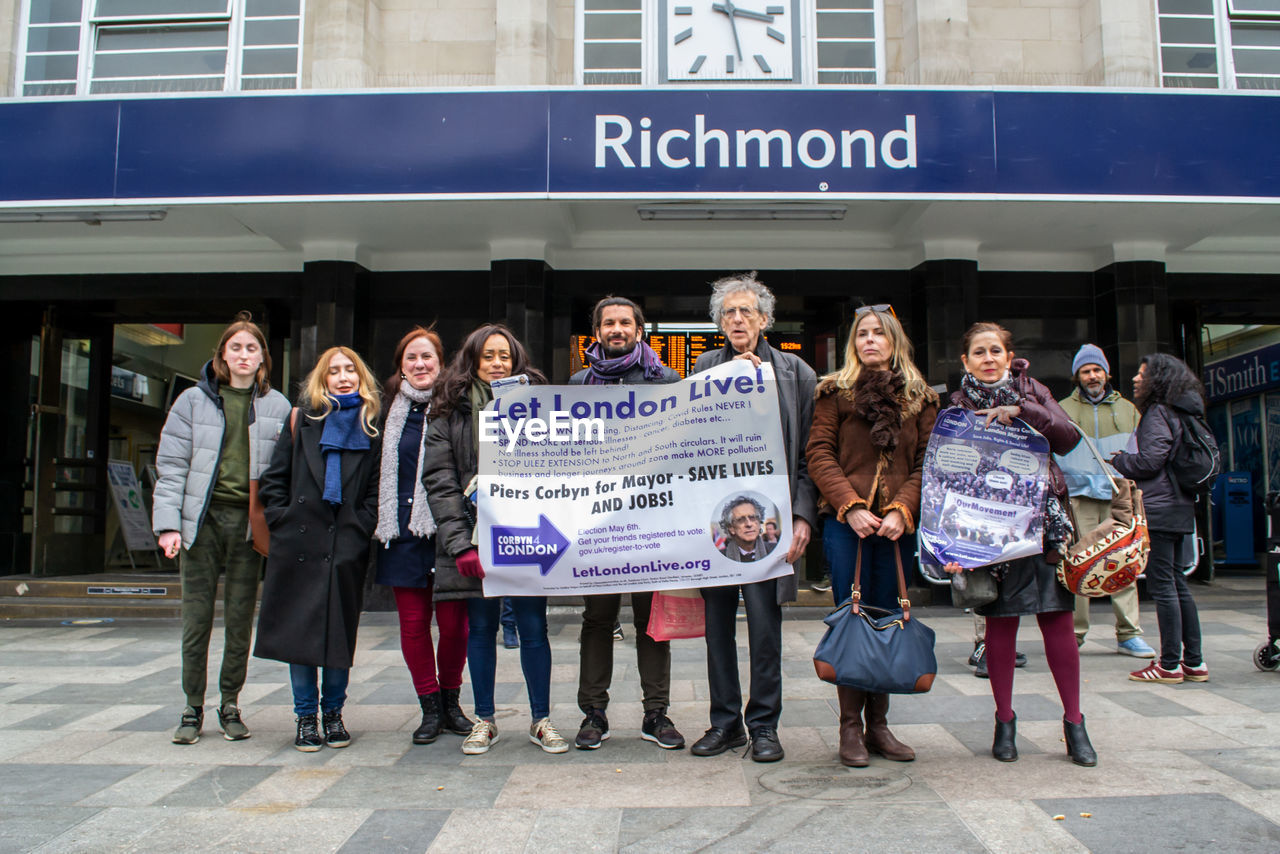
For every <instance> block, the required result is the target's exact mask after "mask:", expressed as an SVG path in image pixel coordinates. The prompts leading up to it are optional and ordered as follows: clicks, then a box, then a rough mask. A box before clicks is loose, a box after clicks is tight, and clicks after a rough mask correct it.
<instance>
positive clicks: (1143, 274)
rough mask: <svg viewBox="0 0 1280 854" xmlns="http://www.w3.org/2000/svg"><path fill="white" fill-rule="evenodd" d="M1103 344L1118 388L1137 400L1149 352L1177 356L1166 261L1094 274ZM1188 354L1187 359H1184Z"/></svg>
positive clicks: (1114, 266)
mask: <svg viewBox="0 0 1280 854" xmlns="http://www.w3.org/2000/svg"><path fill="white" fill-rule="evenodd" d="M1093 303H1094V316H1095V317H1096V319H1097V331H1098V340H1097V342H1096V343H1097V344H1098V346H1099V347H1101V348H1102V351H1103V352H1104V353H1106V354H1107V361H1109V362H1110V363H1111V378H1112V384H1113V385H1115V387H1116V388H1119V389H1120V390H1121V393H1122V394H1124V396H1125V397H1128V398H1130V399H1132V398H1133V382H1132V379H1131V378H1132V377H1133V372H1134V371H1135V370H1137V368H1138V365H1139V363H1141V361H1142V357H1143V356H1145V355H1147V354H1148V353H1156V352H1162V353H1172V352H1175V351H1174V347H1173V336H1172V329H1173V325H1172V320H1171V317H1170V314H1169V294H1168V287H1167V285H1166V283H1165V269H1164V262H1162V261H1121V262H1117V263H1115V264H1110V265H1108V266H1106V267H1103V268H1102V269H1101V270H1098V271H1097V272H1095V273H1094V274H1093ZM1179 355H1182V354H1179Z"/></svg>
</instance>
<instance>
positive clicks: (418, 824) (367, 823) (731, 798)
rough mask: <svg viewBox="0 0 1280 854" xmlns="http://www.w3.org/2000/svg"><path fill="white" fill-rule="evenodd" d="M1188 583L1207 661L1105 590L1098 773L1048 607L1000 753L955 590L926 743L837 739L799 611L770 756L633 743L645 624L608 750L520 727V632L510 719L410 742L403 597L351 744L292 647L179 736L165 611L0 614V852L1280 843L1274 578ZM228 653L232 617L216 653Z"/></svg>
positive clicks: (573, 663) (357, 700)
mask: <svg viewBox="0 0 1280 854" xmlns="http://www.w3.org/2000/svg"><path fill="white" fill-rule="evenodd" d="M1193 589H1194V591H1195V593H1196V595H1197V598H1198V601H1199V602H1200V606H1201V613H1202V616H1203V621H1204V631H1205V649H1206V660H1207V661H1208V663H1209V666H1210V670H1211V674H1212V679H1211V681H1210V682H1208V683H1205V684H1190V683H1188V684H1185V685H1179V686H1161V685H1144V684H1138V683H1134V682H1130V681H1128V680H1127V679H1126V674H1127V672H1128V671H1129V670H1131V669H1136V667H1137V666H1138V665H1137V662H1136V661H1135V659H1131V658H1127V657H1122V656H1119V655H1116V654H1115V651H1114V650H1115V646H1114V639H1113V638H1112V637H1111V632H1110V631H1109V622H1108V620H1109V618H1110V608H1109V607H1107V606H1106V605H1105V604H1102V603H1099V604H1097V606H1096V608H1095V611H1094V615H1095V627H1094V631H1093V633H1092V634H1091V636H1090V639H1089V641H1088V642H1087V643H1086V644H1085V646H1084V648H1083V650H1082V654H1083V658H1082V670H1083V680H1084V685H1083V689H1084V709H1085V714H1086V716H1087V721H1088V728H1089V732H1090V734H1091V736H1092V738H1093V743H1094V745H1095V746H1096V747H1097V749H1098V753H1099V755H1100V763H1099V766H1098V767H1097V768H1094V769H1086V768H1078V767H1076V766H1074V765H1072V764H1071V763H1070V762H1069V761H1068V760H1067V758H1066V756H1065V753H1064V747H1063V744H1062V727H1061V722H1060V721H1061V707H1060V706H1059V704H1058V700H1057V695H1056V693H1055V689H1054V686H1053V681H1052V679H1051V677H1050V675H1049V673H1048V672H1047V669H1046V667H1045V664H1044V656H1043V653H1042V651H1041V650H1040V648H1039V641H1038V636H1037V634H1036V630H1035V626H1034V623H1033V622H1031V621H1028V623H1029V625H1026V626H1024V628H1023V630H1022V633H1021V635H1020V648H1021V649H1022V650H1023V651H1024V652H1026V653H1028V655H1029V656H1030V659H1031V662H1030V665H1029V666H1028V667H1027V668H1026V669H1025V670H1020V671H1019V672H1018V675H1017V681H1016V684H1015V693H1016V697H1015V708H1016V710H1017V713H1018V720H1019V749H1020V752H1021V757H1022V758H1021V760H1020V761H1019V762H1017V763H1014V764H1011V765H1004V764H1000V763H997V762H995V761H994V760H992V759H991V758H990V756H989V750H990V744H991V728H992V726H991V719H992V710H993V706H992V703H991V698H990V694H989V689H988V685H987V683H986V682H985V681H982V680H978V679H975V678H974V677H973V675H972V671H971V670H970V668H968V667H967V666H966V665H965V658H966V657H967V655H968V654H969V652H970V650H971V649H972V622H971V620H970V618H969V617H968V616H967V615H965V614H962V613H960V612H957V611H954V610H952V609H947V608H919V609H917V610H916V611H915V612H913V613H916V614H918V615H919V616H920V617H922V618H923V619H924V620H925V621H926V622H927V623H928V624H929V625H931V626H932V627H933V628H934V629H935V630H936V631H937V635H938V648H937V650H938V659H939V667H940V673H939V677H938V679H937V681H936V682H935V684H934V688H933V691H932V692H931V693H929V694H927V695H923V696H915V697H898V698H895V699H894V701H893V709H892V712H891V720H892V721H893V722H894V724H895V727H894V728H895V732H896V733H897V734H898V735H899V736H900V737H901V738H902V739H903V740H904V741H906V742H907V743H909V744H911V745H912V746H914V747H915V749H916V751H917V753H918V754H919V759H918V760H917V761H915V762H914V763H910V764H898V763H892V762H888V761H885V760H882V759H875V760H873V762H872V765H871V767H870V768H867V769H846V768H843V767H842V766H840V765H839V764H838V763H837V762H836V761H835V759H834V754H835V747H836V740H837V733H836V709H835V695H834V690H833V689H832V688H831V687H830V686H828V685H826V684H824V683H822V682H819V681H818V680H817V679H816V678H815V677H814V675H813V670H812V665H811V661H810V656H811V654H812V651H813V647H814V645H815V644H816V642H817V640H818V639H819V637H820V636H821V634H822V628H823V627H822V624H821V622H820V618H821V616H822V613H820V612H819V611H818V610H815V609H791V610H789V611H788V614H787V620H786V621H785V623H784V651H785V656H786V659H785V661H784V673H785V680H784V693H785V701H784V703H785V708H784V711H783V716H782V726H781V729H780V736H781V739H782V742H783V745H784V746H785V748H786V750H787V758H786V760H785V761H783V762H782V763H779V764H774V765H759V764H756V763H753V762H751V761H749V760H744V759H743V757H742V755H741V751H734V752H731V753H727V754H725V755H722V756H719V757H715V758H710V759H698V758H695V757H693V756H691V755H690V754H689V753H688V751H687V750H682V751H664V750H660V749H658V748H657V747H656V746H654V745H652V744H650V743H648V742H643V741H641V740H640V739H639V738H638V730H639V724H640V716H641V708H640V703H639V700H640V695H639V684H638V677H637V674H636V668H635V656H634V651H633V648H632V645H631V638H632V633H633V632H634V629H633V628H632V627H631V626H627V627H626V632H627V635H628V640H627V641H626V642H624V643H618V644H616V645H615V654H616V668H615V685H614V690H613V697H614V700H613V703H612V705H611V708H610V710H609V711H610V723H611V725H612V732H613V736H612V738H611V739H610V740H609V741H607V742H606V743H605V745H604V747H603V748H602V749H601V750H598V751H576V750H573V751H570V752H569V753H568V754H565V755H560V756H552V755H547V754H544V753H542V752H541V751H539V750H538V749H537V747H535V746H534V745H533V744H530V743H529V741H528V739H527V737H526V735H525V732H526V728H527V723H528V707H527V705H522V703H524V702H525V700H526V698H525V697H524V686H523V683H522V681H521V676H520V669H519V660H518V654H517V653H516V652H515V651H508V650H499V659H498V661H499V665H498V701H499V707H500V708H499V719H498V726H499V728H500V731H501V733H502V738H501V740H500V741H499V742H498V743H497V744H496V745H495V746H494V748H493V750H492V751H491V752H490V753H489V754H487V755H484V756H479V757H464V756H463V755H462V754H461V752H460V751H459V745H460V744H461V739H460V738H458V737H457V736H451V735H446V736H443V737H442V738H441V739H440V740H439V741H438V742H437V743H435V744H433V745H427V746H417V747H415V746H413V745H412V744H410V740H409V734H410V733H411V732H412V730H413V729H414V727H415V726H416V725H417V721H418V710H417V705H416V701H415V698H414V696H413V691H412V689H411V687H410V685H409V681H408V678H407V673H406V671H405V668H404V664H403V662H402V660H401V658H400V652H399V646H398V635H397V632H396V626H395V618H394V615H391V614H368V615H366V618H365V621H364V624H363V626H362V628H361V636H360V651H359V654H358V657H357V664H356V667H355V668H354V670H353V672H352V684H351V690H350V698H349V700H348V705H347V711H346V715H345V717H346V721H347V724H348V726H349V728H350V729H351V730H352V732H353V734H354V736H355V740H354V743H353V744H352V745H351V747H349V748H347V749H345V750H330V749H326V750H323V751H321V752H319V753H314V754H302V753H298V752H297V751H295V750H294V749H293V747H292V738H293V718H292V714H291V710H290V697H289V691H288V688H287V685H286V669H285V667H284V666H283V665H280V664H277V663H275V662H267V661H259V660H254V661H253V662H252V664H251V669H250V677H249V684H248V686H247V687H246V689H245V692H244V694H243V695H242V697H241V702H242V705H243V707H244V710H245V722H246V723H247V724H248V726H249V727H250V728H251V729H252V730H253V733H254V736H253V738H252V739H250V740H248V741H244V742H235V743H233V742H228V741H225V740H223V739H222V738H221V737H220V734H219V733H218V731H217V729H216V718H215V717H214V710H213V706H212V704H211V705H210V706H209V707H208V709H207V711H206V714H207V716H208V719H209V720H208V723H207V724H206V729H205V734H204V738H202V739H201V741H200V742H199V743H198V744H196V745H193V746H189V747H179V746H175V745H173V744H171V743H170V742H169V736H170V733H171V731H172V729H173V727H174V726H175V725H176V723H177V719H178V715H179V712H180V709H181V704H182V703H181V693H180V691H179V689H178V677H179V655H178V638H179V626H178V624H177V623H176V622H168V621H157V622H147V621H136V622H132V623H126V622H117V623H114V624H110V625H99V626H73V625H61V624H59V623H56V622H45V623H12V624H5V625H0V772H2V774H3V777H2V779H3V780H4V782H3V783H2V784H0V851H5V852H7V851H40V852H58V854H62V852H74V851H85V852H95V854H97V852H106V851H156V852H175V851H182V852H187V851H217V852H235V851H263V852H273V854H278V852H283V851H306V852H322V851H344V852H384V851H385V852H391V851H416V852H421V851H432V852H436V851H449V852H453V851H476V852H484V854H499V853H500V852H507V851H511V852H538V851H573V852H578V851H628V852H649V851H652V852H663V853H664V854H665V852H674V851H717V852H719V851H724V852H739V851H797V852H822V851H886V850H898V851H922V852H925V851H940V852H967V851H975V852H976V851H995V852H1005V851H1010V852H1015V851H1037V852H1040V851H1054V852H1056V851H1063V852H1068V851H1070V852H1075V851H1086V850H1091V851H1098V852H1125V851H1134V852H1165V851H1181V850H1187V851H1207V850H1220V851H1231V852H1252V851H1258V852H1263V851H1265V852H1275V851H1280V673H1260V672H1258V671H1257V670H1256V669H1255V668H1254V666H1253V664H1252V662H1251V656H1252V651H1253V649H1254V647H1255V646H1257V644H1259V643H1260V642H1261V641H1263V640H1264V639H1265V633H1266V629H1265V626H1266V618H1265V612H1264V611H1265V609H1264V605H1263V593H1262V583H1261V580H1260V579H1257V578H1250V577H1228V578H1225V579H1219V580H1218V581H1217V582H1215V584H1213V585H1212V586H1209V587H1204V586H1195V587H1194V588H1193ZM1143 604H1144V616H1143V622H1144V626H1145V628H1146V629H1147V633H1148V639H1149V640H1150V641H1151V642H1152V643H1153V644H1157V637H1156V636H1157V634H1158V633H1157V631H1156V626H1155V619H1154V610H1153V609H1152V608H1150V607H1149V606H1148V605H1147V603H1145V602H1144V603H1143ZM578 622H579V620H578V616H577V614H576V613H575V612H573V611H572V610H571V609H567V608H557V609H553V614H552V617H551V634H552V639H551V640H552V647H553V656H554V661H555V665H554V671H553V687H552V702H553V712H552V717H553V719H554V720H555V721H556V722H557V723H558V725H559V726H560V728H561V730H562V731H563V732H564V733H565V735H566V736H567V737H569V738H570V739H572V737H573V735H574V733H575V732H576V730H577V725H578V721H579V719H580V713H579V712H578V710H577V708H576V707H575V702H574V700H575V696H576V674H577V632H578ZM741 634H742V637H741V638H740V640H741V641H742V643H743V644H745V632H742V633H741ZM219 654H220V646H219V643H218V642H217V640H216V638H215V643H214V650H213V655H214V660H215V666H214V667H213V668H211V669H213V670H214V671H215V673H216V660H217V656H218V655H219ZM672 657H673V664H672V695H673V696H672V701H673V705H672V709H671V716H672V717H673V718H674V720H675V721H676V723H677V725H679V726H680V728H681V729H682V730H683V731H684V733H685V735H686V736H687V737H688V738H689V740H690V742H692V741H693V740H694V739H695V738H696V737H698V736H699V735H700V734H701V732H702V730H703V729H704V728H705V727H706V714H707V707H706V697H707V687H706V685H707V683H706V669H705V667H706V665H705V658H704V651H703V646H702V642H701V641H699V640H694V641H678V642H676V643H675V644H674V649H673V656H672ZM746 658H747V656H746V651H745V649H743V650H742V652H741V660H742V661H743V662H744V665H743V666H744V670H745V661H746ZM744 677H745V673H744ZM215 679H216V676H215ZM469 694H470V691H469V688H466V687H464V691H463V697H464V700H469ZM1086 813H1087V814H1088V816H1087V817H1086V816H1085V815H1084V814H1086ZM1056 816H1062V818H1061V819H1060V820H1055V817H1056Z"/></svg>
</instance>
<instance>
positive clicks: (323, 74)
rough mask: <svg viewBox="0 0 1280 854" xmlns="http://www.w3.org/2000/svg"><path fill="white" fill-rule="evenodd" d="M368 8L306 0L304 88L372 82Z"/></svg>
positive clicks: (373, 39)
mask: <svg viewBox="0 0 1280 854" xmlns="http://www.w3.org/2000/svg"><path fill="white" fill-rule="evenodd" d="M0 2H3V0H0ZM371 12H372V13H374V14H376V12H377V7H376V6H375V5H374V4H372V3H368V2H366V0H312V2H309V3H307V15H306V21H307V25H306V30H307V32H306V40H305V44H304V50H303V57H304V59H305V62H304V65H303V69H302V87H303V88H304V89H307V88H309V89H361V88H365V87H368V86H373V85H374V84H375V76H376V74H375V69H376V66H377V58H378V57H377V54H378V53H379V52H380V51H379V44H380V34H379V32H378V30H377V27H376V26H371V22H370V20H369V16H370V14H371Z"/></svg>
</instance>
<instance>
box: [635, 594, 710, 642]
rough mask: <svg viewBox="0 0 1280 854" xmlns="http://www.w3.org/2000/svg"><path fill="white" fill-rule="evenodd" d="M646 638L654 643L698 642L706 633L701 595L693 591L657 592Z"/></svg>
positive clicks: (650, 612)
mask: <svg viewBox="0 0 1280 854" xmlns="http://www.w3.org/2000/svg"><path fill="white" fill-rule="evenodd" d="M647 631H648V633H649V637H651V638H653V639H654V640H656V641H669V640H675V639H676V638H700V637H702V636H703V635H705V634H706V633H707V619H706V612H705V611H704V609H703V606H702V594H701V593H700V592H698V591H697V590H658V591H656V592H655V593H654V594H653V605H652V606H651V607H650V609H649V626H648V629H647Z"/></svg>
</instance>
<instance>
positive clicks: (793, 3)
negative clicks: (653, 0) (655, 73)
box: [659, 0, 800, 82]
mask: <svg viewBox="0 0 1280 854" xmlns="http://www.w3.org/2000/svg"><path fill="white" fill-rule="evenodd" d="M798 7H799V3H798V0H781V2H779V0H739V2H735V0H662V2H661V14H662V17H661V19H660V24H659V38H660V39H661V50H660V51H659V53H660V56H661V66H662V69H663V75H664V79H665V80H668V81H682V82H685V81H699V80H701V81H717V82H723V81H729V80H750V81H753V82H759V81H767V80H776V81H780V82H794V81H797V80H798V78H799V68H800V21H799V17H800V16H799V14H798Z"/></svg>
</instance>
